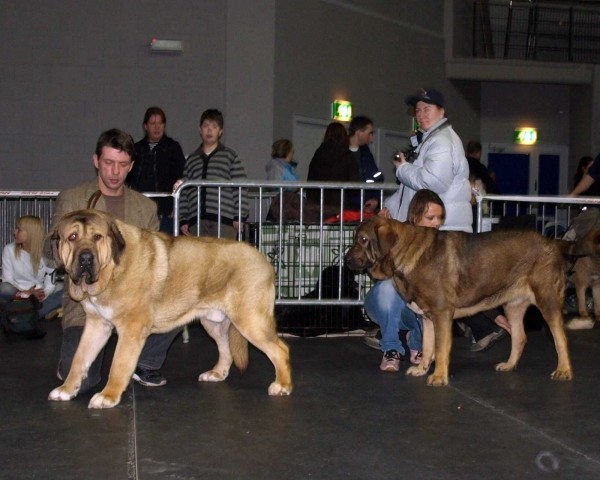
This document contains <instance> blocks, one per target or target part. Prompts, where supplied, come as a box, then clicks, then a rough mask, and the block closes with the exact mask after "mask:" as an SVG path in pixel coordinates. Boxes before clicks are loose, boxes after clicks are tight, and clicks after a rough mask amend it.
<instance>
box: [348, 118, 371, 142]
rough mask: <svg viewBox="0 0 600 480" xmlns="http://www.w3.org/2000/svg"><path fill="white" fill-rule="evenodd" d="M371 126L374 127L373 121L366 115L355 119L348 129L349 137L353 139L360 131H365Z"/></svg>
mask: <svg viewBox="0 0 600 480" xmlns="http://www.w3.org/2000/svg"><path fill="white" fill-rule="evenodd" d="M369 125H374V123H373V120H371V119H370V118H369V117H365V116H364V115H361V116H358V117H354V118H353V119H352V121H351V122H350V126H349V127H348V136H350V137H353V136H354V134H355V133H356V132H357V131H358V130H364V129H365V128H367V127H368V126H369Z"/></svg>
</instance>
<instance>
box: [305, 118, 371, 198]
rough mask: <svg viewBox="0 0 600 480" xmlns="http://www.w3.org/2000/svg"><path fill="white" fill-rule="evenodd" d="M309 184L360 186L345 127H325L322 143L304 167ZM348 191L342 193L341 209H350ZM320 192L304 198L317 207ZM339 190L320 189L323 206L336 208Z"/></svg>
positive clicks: (334, 125)
mask: <svg viewBox="0 0 600 480" xmlns="http://www.w3.org/2000/svg"><path fill="white" fill-rule="evenodd" d="M308 181H309V182H343V183H360V181H361V179H360V172H359V169H358V162H357V161H356V157H355V156H354V155H353V153H352V152H351V151H350V149H349V141H348V134H347V133H346V128H345V127H344V126H343V125H342V124H341V123H339V122H332V123H330V124H329V125H328V126H327V130H326V131H325V137H324V138H323V143H322V144H321V146H320V147H319V148H318V149H317V151H316V152H315V154H314V156H313V158H312V160H311V161H310V165H309V167H308ZM351 193H355V192H350V191H345V192H344V209H350V208H352V205H351V203H352V201H351ZM320 195H321V192H320V190H307V192H306V198H307V199H308V200H310V201H311V202H313V203H316V204H317V205H318V204H319V202H320V201H321V200H320V198H321V197H320ZM340 199H341V190H323V204H324V205H329V206H332V207H336V208H337V209H338V210H339V208H340Z"/></svg>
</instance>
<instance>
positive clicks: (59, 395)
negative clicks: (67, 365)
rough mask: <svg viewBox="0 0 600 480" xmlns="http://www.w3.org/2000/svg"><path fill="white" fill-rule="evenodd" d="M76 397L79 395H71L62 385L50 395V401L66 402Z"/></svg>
mask: <svg viewBox="0 0 600 480" xmlns="http://www.w3.org/2000/svg"><path fill="white" fill-rule="evenodd" d="M75 395H77V392H74V393H69V392H67V390H66V389H65V386H64V385H61V386H60V387H57V388H55V389H54V390H52V391H51V392H50V395H48V400H54V401H58V402H66V401H68V400H71V399H72V398H73V397H74V396H75Z"/></svg>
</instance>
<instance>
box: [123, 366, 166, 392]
mask: <svg viewBox="0 0 600 480" xmlns="http://www.w3.org/2000/svg"><path fill="white" fill-rule="evenodd" d="M131 378H133V379H134V380H135V381H136V382H138V383H139V384H140V385H143V386H144V387H162V386H163V385H166V384H167V379H166V378H165V377H163V376H162V375H161V373H160V370H144V369H142V368H139V367H138V368H136V369H135V372H134V373H133V376H132V377H131Z"/></svg>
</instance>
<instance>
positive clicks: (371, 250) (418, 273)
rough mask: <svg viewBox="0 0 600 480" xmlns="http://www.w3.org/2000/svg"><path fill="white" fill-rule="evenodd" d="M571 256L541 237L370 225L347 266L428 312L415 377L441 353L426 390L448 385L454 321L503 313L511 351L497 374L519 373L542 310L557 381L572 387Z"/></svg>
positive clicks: (372, 221) (360, 233)
mask: <svg viewBox="0 0 600 480" xmlns="http://www.w3.org/2000/svg"><path fill="white" fill-rule="evenodd" d="M569 248H570V246H569V244H568V242H560V241H556V240H548V239H546V238H544V237H543V236H542V235H539V234H538V233H536V232H519V231H510V232H508V231H504V232H490V233H480V234H469V233H463V232H444V231H438V230H436V229H433V228H425V227H415V226H412V225H409V224H408V223H401V222H398V221H396V220H387V219H384V218H382V217H371V218H369V219H368V220H366V221H364V222H363V223H361V224H360V225H359V227H358V228H357V230H356V233H355V235H354V245H353V246H352V248H351V249H350V250H349V251H348V253H347V254H346V263H347V265H348V266H349V267H350V268H351V269H353V270H368V271H369V273H370V274H371V275H372V276H373V277H374V278H376V279H386V278H392V277H393V281H394V286H395V288H396V290H397V291H398V292H399V293H400V295H402V297H403V298H404V300H406V302H407V303H411V302H414V303H416V304H417V305H418V307H419V308H420V309H421V310H422V311H423V314H424V317H423V327H424V328H423V358H422V360H421V363H420V365H419V366H416V367H411V368H409V369H408V370H407V372H406V373H407V374H408V375H415V376H421V375H425V374H427V372H428V370H429V367H430V365H431V362H432V356H433V354H434V350H435V370H434V372H433V374H432V375H430V376H429V377H428V379H427V384H428V385H435V386H442V385H447V384H448V371H449V363H450V350H451V348H452V321H453V319H455V318H461V317H464V316H467V315H473V314H475V313H477V312H480V311H484V310H489V309H491V308H494V307H497V306H500V305H502V306H503V307H504V312H505V315H506V317H507V318H508V321H509V322H510V326H511V330H512V335H511V337H512V350H511V354H510V357H509V359H508V361H506V362H502V363H499V364H497V365H496V370H498V371H510V370H514V369H515V368H516V367H517V363H518V362H519V359H520V358H521V354H522V352H523V348H524V347H525V343H526V341H527V338H526V336H525V330H524V328H523V317H524V315H525V311H526V310H527V308H528V307H529V306H530V305H536V306H537V307H538V308H539V309H540V311H541V313H542V315H543V316H544V319H545V320H546V322H547V323H548V325H549V327H550V330H551V332H552V335H553V336H554V343H555V346H556V351H557V352H558V367H557V368H556V370H555V371H554V372H553V373H552V375H551V377H552V378H553V379H554V380H571V379H572V378H573V372H572V369H571V360H570V358H569V350H568V346H567V338H566V335H565V330H564V324H563V316H562V305H563V301H564V296H565V282H566V270H567V268H568V263H567V261H566V260H565V258H564V256H563V255H564V254H565V253H566V250H568V249H569Z"/></svg>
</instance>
